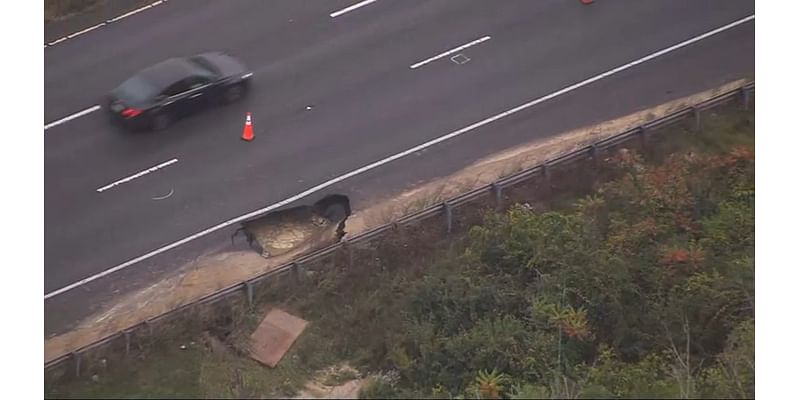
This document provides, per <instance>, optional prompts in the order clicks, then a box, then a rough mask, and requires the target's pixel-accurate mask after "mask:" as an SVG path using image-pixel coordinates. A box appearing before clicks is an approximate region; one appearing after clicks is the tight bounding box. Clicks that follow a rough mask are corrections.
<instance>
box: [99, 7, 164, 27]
mask: <svg viewBox="0 0 800 400" xmlns="http://www.w3.org/2000/svg"><path fill="white" fill-rule="evenodd" d="M148 8H153V5H152V4H148V5H146V6H144V7H141V8H137V9H135V10H133V11H128V12H126V13H125V14H122V15H120V16H118V17H115V18H111V19H110V20H108V22H109V23H111V22H117V21H119V20H121V19H123V18H128V17H130V16H131V15H136V14H138V13H140V12H142V11H144V10H147V9H148Z"/></svg>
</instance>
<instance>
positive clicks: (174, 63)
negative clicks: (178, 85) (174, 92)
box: [137, 58, 202, 89]
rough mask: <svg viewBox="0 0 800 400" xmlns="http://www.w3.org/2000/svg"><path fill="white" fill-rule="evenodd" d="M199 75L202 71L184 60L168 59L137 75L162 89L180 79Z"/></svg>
mask: <svg viewBox="0 0 800 400" xmlns="http://www.w3.org/2000/svg"><path fill="white" fill-rule="evenodd" d="M200 73H202V70H200V68H199V67H198V66H195V65H194V64H192V63H191V62H190V61H189V60H187V59H185V58H170V59H167V60H164V61H162V62H160V63H158V64H156V65H153V66H152V67H148V68H145V69H143V70H141V71H139V73H138V74H137V75H139V76H141V77H143V78H144V79H146V80H147V81H148V82H150V83H152V84H154V85H156V86H158V87H159V88H161V89H163V88H166V87H167V86H169V85H172V84H173V83H175V82H177V81H180V80H181V79H184V78H188V77H190V76H194V75H197V74H200Z"/></svg>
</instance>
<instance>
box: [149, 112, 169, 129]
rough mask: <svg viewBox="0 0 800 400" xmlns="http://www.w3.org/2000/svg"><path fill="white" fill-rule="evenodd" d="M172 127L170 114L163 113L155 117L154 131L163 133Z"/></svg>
mask: <svg viewBox="0 0 800 400" xmlns="http://www.w3.org/2000/svg"><path fill="white" fill-rule="evenodd" d="M170 125H172V117H170V116H169V114H167V113H165V112H162V113H158V114H156V115H155V116H153V123H152V126H153V130H154V131H163V130H164V129H167V128H169V126H170Z"/></svg>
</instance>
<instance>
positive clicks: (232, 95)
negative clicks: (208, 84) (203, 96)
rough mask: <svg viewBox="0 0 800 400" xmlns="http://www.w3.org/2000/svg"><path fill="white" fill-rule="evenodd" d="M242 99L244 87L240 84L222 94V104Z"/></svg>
mask: <svg viewBox="0 0 800 400" xmlns="http://www.w3.org/2000/svg"><path fill="white" fill-rule="evenodd" d="M242 97H244V85H242V84H236V85H233V86H230V87H228V88H226V89H225V91H224V92H222V102H223V103H224V104H231V103H235V102H237V101H239V100H241V98H242Z"/></svg>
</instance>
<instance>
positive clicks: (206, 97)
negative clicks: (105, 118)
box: [106, 52, 253, 130]
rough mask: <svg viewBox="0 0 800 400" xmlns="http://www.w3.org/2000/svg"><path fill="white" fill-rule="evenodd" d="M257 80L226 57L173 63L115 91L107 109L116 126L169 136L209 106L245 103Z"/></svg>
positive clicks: (212, 55) (173, 60) (162, 64)
mask: <svg viewBox="0 0 800 400" xmlns="http://www.w3.org/2000/svg"><path fill="white" fill-rule="evenodd" d="M252 76H253V73H252V72H250V71H249V70H247V68H246V67H245V66H244V65H243V64H242V63H241V62H240V61H238V60H236V59H235V58H233V57H231V56H229V55H227V54H224V53H219V52H213V53H203V54H198V55H196V56H192V57H183V58H170V59H168V60H165V61H162V62H160V63H158V64H156V65H154V66H152V67H149V68H147V69H144V70H142V71H139V72H138V73H137V74H136V75H134V76H133V77H131V78H130V79H128V80H126V81H125V82H123V83H122V84H121V85H119V86H118V87H117V88H116V89H114V90H113V91H111V93H110V94H109V95H108V97H107V100H106V108H107V110H108V112H109V114H110V116H111V118H112V120H113V121H116V122H119V123H121V124H122V125H123V126H125V127H128V128H134V129H152V130H163V129H166V128H167V127H168V126H169V125H170V124H171V123H172V122H174V121H175V120H176V119H178V118H181V117H184V116H187V115H189V114H192V113H194V112H196V111H198V110H200V109H203V108H205V107H207V106H209V105H212V104H226V103H232V102H234V101H236V100H239V99H240V98H242V97H243V96H244V95H245V94H246V93H247V91H248V88H249V84H250V80H251V77H252Z"/></svg>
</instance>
